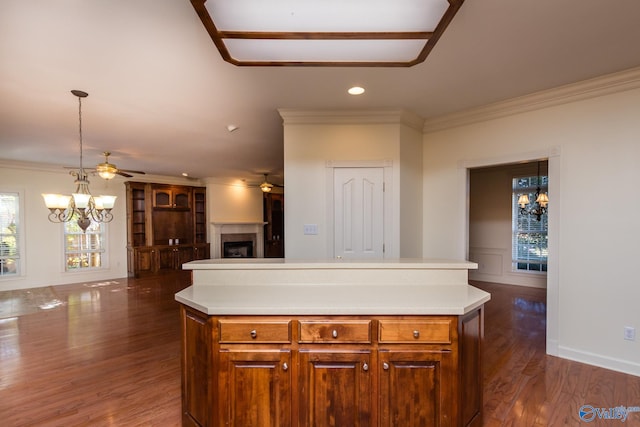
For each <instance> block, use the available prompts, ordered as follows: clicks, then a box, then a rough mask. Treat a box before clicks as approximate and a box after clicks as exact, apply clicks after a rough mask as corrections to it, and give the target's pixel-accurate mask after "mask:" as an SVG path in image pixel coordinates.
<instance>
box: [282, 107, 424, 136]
mask: <svg viewBox="0 0 640 427" xmlns="http://www.w3.org/2000/svg"><path fill="white" fill-rule="evenodd" d="M278 113H280V116H281V117H282V121H283V123H284V124H285V125H290V124H297V125H300V124H305V125H306V124H340V125H342V124H402V125H406V126H409V127H412V128H414V129H417V130H419V131H422V129H423V126H424V119H423V118H422V117H420V116H418V115H417V114H414V113H412V112H411V111H408V110H402V109H372V110H296V109H288V108H279V109H278Z"/></svg>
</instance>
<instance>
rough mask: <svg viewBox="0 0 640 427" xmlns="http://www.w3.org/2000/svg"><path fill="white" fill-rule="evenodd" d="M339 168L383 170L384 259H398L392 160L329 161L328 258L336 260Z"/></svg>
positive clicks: (327, 193) (326, 176) (326, 178)
mask: <svg viewBox="0 0 640 427" xmlns="http://www.w3.org/2000/svg"><path fill="white" fill-rule="evenodd" d="M337 168H382V169H383V174H384V177H383V180H384V187H385V190H384V193H383V195H382V203H383V205H384V207H383V219H382V223H383V227H384V232H383V239H384V253H383V258H398V254H399V252H398V248H397V247H396V245H394V244H393V243H392V242H393V241H394V239H393V236H396V235H398V230H396V229H395V228H394V227H393V225H394V222H393V218H394V212H393V204H392V201H393V189H394V186H393V161H392V160H327V162H326V164H325V182H326V184H325V188H326V189H327V190H326V197H327V203H326V206H327V212H326V218H327V221H326V224H327V242H326V248H327V258H328V259H333V258H335V226H334V223H333V222H334V212H335V206H334V197H335V193H334V188H333V172H334V169H337Z"/></svg>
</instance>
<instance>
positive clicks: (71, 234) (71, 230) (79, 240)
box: [64, 218, 106, 271]
mask: <svg viewBox="0 0 640 427" xmlns="http://www.w3.org/2000/svg"><path fill="white" fill-rule="evenodd" d="M105 228H106V226H105V225H104V224H103V223H97V222H93V221H91V225H90V226H89V227H88V228H87V231H86V232H85V233H83V232H82V229H81V228H80V227H79V226H78V224H77V222H76V220H75V218H74V219H72V220H71V221H69V222H65V223H64V255H65V259H66V267H65V268H66V270H67V271H78V270H83V269H90V268H100V267H102V266H103V264H104V262H103V261H104V260H103V258H104V254H105V244H104V243H105V237H104V236H105V234H106V233H105Z"/></svg>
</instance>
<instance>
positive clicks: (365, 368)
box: [362, 363, 369, 372]
mask: <svg viewBox="0 0 640 427" xmlns="http://www.w3.org/2000/svg"><path fill="white" fill-rule="evenodd" d="M362 370H363V371H365V372H367V371H368V370H369V365H368V364H367V363H365V364H364V365H362Z"/></svg>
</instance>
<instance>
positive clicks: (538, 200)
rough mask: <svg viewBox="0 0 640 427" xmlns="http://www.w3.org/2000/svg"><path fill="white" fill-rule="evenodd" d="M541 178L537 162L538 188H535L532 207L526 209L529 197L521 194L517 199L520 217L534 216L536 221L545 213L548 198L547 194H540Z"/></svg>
mask: <svg viewBox="0 0 640 427" xmlns="http://www.w3.org/2000/svg"><path fill="white" fill-rule="evenodd" d="M541 180H542V177H541V176H540V162H538V186H537V188H536V194H535V196H534V197H535V202H534V204H533V206H531V207H528V206H529V204H530V203H531V202H530V200H529V195H527V194H521V195H520V196H519V197H518V206H519V207H520V213H521V214H522V215H534V216H535V217H536V219H537V220H538V221H540V218H541V217H542V215H544V214H545V213H547V205H548V204H549V196H547V193H542V192H540V181H541Z"/></svg>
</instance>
